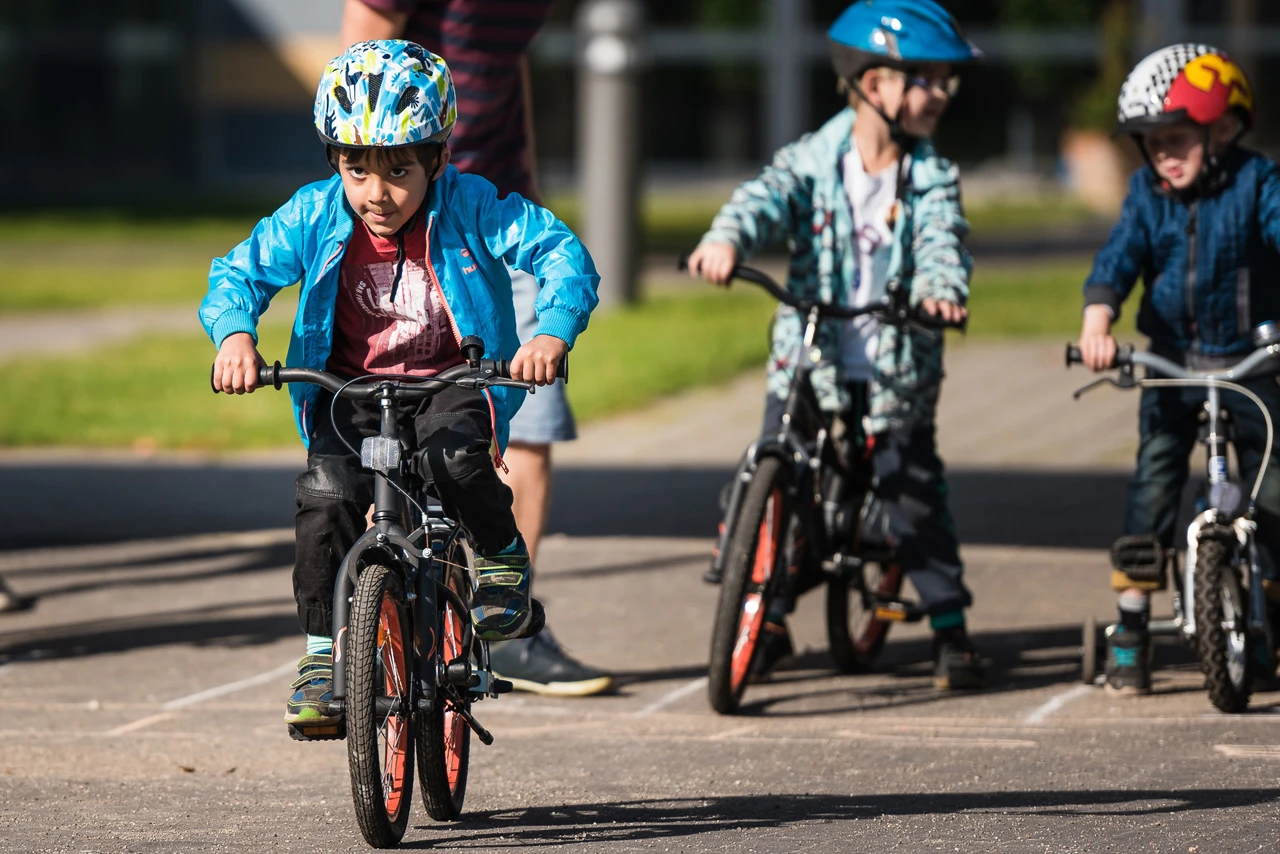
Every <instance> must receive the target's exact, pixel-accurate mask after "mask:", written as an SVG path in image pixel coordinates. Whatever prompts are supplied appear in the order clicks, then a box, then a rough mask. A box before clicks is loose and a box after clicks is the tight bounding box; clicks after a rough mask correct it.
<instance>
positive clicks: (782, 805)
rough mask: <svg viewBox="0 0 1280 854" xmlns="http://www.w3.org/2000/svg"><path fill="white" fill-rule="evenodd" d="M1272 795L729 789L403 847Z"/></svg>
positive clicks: (508, 822) (1167, 804)
mask: <svg viewBox="0 0 1280 854" xmlns="http://www.w3.org/2000/svg"><path fill="white" fill-rule="evenodd" d="M1277 801H1280V789H1278V788H1253V789H1250V788H1236V789H1209V788H1205V789H1185V788H1179V789H1177V790H1162V789H1128V790H1124V791H1115V790H1083V791H1038V792H1037V791H1030V792H1027V791H1022V792H1018V791H999V792H968V793H926V792H912V793H911V794H910V796H904V795H902V794H893V793H886V794H880V795H855V794H849V795H843V794H842V795H737V796H728V797H707V798H690V799H672V800H634V801H622V802H620V803H619V802H614V803H592V804H566V805H561V806H547V807H528V808H522V809H509V810H492V811H488V812H478V813H468V814H467V815H465V816H464V817H463V819H462V821H460V822H458V823H457V824H456V825H454V827H456V828H457V830H458V831H460V834H459V835H458V837H457V838H456V840H450V839H448V838H446V836H445V834H446V833H447V831H445V832H444V833H441V832H440V828H439V825H430V826H422V827H420V828H418V829H420V830H429V831H435V833H433V838H431V839H424V840H413V841H409V842H405V843H403V846H402V847H405V848H428V847H429V848H467V849H472V848H474V847H475V846H476V845H477V844H480V843H483V842H485V841H492V843H493V844H495V845H502V846H519V847H534V846H538V847H541V846H573V845H575V844H585V845H590V846H593V847H595V846H598V845H600V844H601V843H603V842H619V841H628V840H642V839H680V838H684V837H690V836H700V835H703V834H707V833H714V832H716V831H724V830H732V831H738V832H741V831H744V830H746V831H750V830H759V829H767V828H776V827H783V826H786V825H791V824H795V823H801V824H804V823H818V822H830V821H851V820H856V819H874V818H878V817H881V816H938V815H943V816H945V815H953V814H955V813H964V812H975V813H987V812H997V813H1020V812H1021V813H1025V814H1026V815H1028V816H1032V815H1034V816H1036V817H1043V816H1056V817H1063V816H1144V815H1147V816H1157V815H1174V814H1177V813H1186V812H1202V811H1204V812H1208V811H1215V810H1221V809H1230V808H1240V807H1257V806H1266V805H1271V804H1275V803H1276V802H1277Z"/></svg>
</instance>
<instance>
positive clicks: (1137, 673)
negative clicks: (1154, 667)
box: [1107, 625, 1151, 695]
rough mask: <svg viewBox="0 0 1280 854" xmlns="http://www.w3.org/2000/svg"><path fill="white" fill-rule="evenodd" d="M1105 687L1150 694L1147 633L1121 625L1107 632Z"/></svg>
mask: <svg viewBox="0 0 1280 854" xmlns="http://www.w3.org/2000/svg"><path fill="white" fill-rule="evenodd" d="M1107 690H1108V691H1110V692H1112V693H1113V694H1128V695H1137V694H1150V693H1151V635H1149V634H1147V633H1146V632H1144V631H1139V630H1137V629H1132V628H1125V627H1124V626H1121V625H1116V627H1115V628H1113V629H1111V630H1110V631H1109V632H1108V633H1107Z"/></svg>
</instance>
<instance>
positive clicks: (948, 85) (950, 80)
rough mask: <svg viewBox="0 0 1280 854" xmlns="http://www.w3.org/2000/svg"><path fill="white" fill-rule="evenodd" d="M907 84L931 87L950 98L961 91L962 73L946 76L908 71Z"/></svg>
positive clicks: (925, 87)
mask: <svg viewBox="0 0 1280 854" xmlns="http://www.w3.org/2000/svg"><path fill="white" fill-rule="evenodd" d="M907 86H908V87H911V86H919V87H920V88H921V89H930V90H933V91H936V92H938V94H940V95H946V96H947V97H948V98H954V97H955V96H956V93H957V92H959V91H960V75H959V74H951V75H948V76H946V77H921V76H920V75H919V74H913V73H911V72H908V73H907Z"/></svg>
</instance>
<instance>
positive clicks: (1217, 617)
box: [1067, 324, 1280, 713]
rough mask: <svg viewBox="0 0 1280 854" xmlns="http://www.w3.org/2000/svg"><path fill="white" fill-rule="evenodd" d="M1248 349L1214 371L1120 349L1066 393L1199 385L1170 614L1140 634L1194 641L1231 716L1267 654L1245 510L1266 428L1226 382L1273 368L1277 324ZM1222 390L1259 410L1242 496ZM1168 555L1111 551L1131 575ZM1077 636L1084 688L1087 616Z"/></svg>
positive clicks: (1143, 548) (1136, 540) (1251, 516)
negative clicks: (1198, 463) (1194, 483)
mask: <svg viewBox="0 0 1280 854" xmlns="http://www.w3.org/2000/svg"><path fill="white" fill-rule="evenodd" d="M1254 346H1255V347H1257V349H1256V350H1254V351H1253V352H1252V353H1251V354H1249V355H1248V356H1246V357H1245V358H1244V359H1243V360H1241V361H1240V362H1238V363H1237V364H1235V365H1233V366H1231V367H1229V368H1224V369H1222V370H1219V371H1190V370H1187V369H1186V368H1184V367H1182V366H1180V365H1176V364H1174V363H1173V362H1170V361H1169V360H1168V359H1164V358H1161V357H1160V356H1157V355H1155V354H1153V353H1145V352H1142V351H1135V350H1134V349H1133V348H1132V347H1121V348H1120V349H1119V351H1118V352H1117V353H1116V358H1115V364H1114V366H1113V367H1116V368H1119V369H1120V375H1119V378H1118V379H1115V378H1111V377H1103V378H1101V379H1098V380H1095V381H1094V382H1091V383H1089V384H1088V385H1087V386H1085V387H1084V388H1081V389H1079V390H1078V391H1077V392H1076V393H1075V397H1076V398H1077V399H1078V398H1079V397H1080V395H1082V394H1084V393H1085V392H1086V391H1089V390H1091V389H1093V388H1096V387H1097V386H1099V385H1101V384H1103V383H1108V384H1110V385H1113V386H1115V387H1116V388H1121V389H1131V388H1137V387H1140V386H1142V387H1148V386H1149V387H1157V388H1158V387H1171V386H1172V387H1204V388H1205V389H1206V390H1207V392H1208V394H1207V400H1206V402H1205V408H1204V412H1203V414H1202V415H1201V416H1200V433H1199V442H1200V443H1201V444H1203V445H1204V447H1205V451H1206V455H1207V464H1208V477H1207V479H1206V482H1205V485H1204V492H1203V493H1202V494H1201V496H1200V497H1199V499H1198V500H1197V502H1196V508H1197V515H1196V517H1195V518H1194V519H1193V520H1192V521H1191V524H1190V526H1188V528H1187V551H1186V556H1185V558H1184V559H1183V565H1182V568H1181V571H1178V568H1177V565H1176V564H1177V560H1176V549H1175V550H1173V551H1174V552H1175V554H1174V555H1173V558H1174V564H1175V566H1174V573H1173V577H1174V595H1173V616H1172V618H1170V619H1166V620H1153V621H1151V623H1150V625H1149V626H1148V631H1149V632H1150V633H1151V634H1153V635H1177V636H1179V637H1181V638H1182V639H1183V641H1184V642H1186V643H1188V644H1189V645H1191V646H1192V647H1194V648H1195V650H1196V652H1197V654H1198V655H1199V658H1200V669H1201V670H1202V671H1203V672H1204V677H1205V688H1206V689H1207V690H1208V692H1209V700H1210V702H1212V703H1213V705H1214V706H1215V707H1216V708H1218V709H1219V710H1221V711H1223V712H1230V713H1234V712H1241V711H1244V710H1245V708H1247V707H1248V705H1249V697H1250V695H1251V694H1252V692H1253V680H1254V676H1255V675H1259V674H1258V673H1257V668H1258V667H1259V666H1261V664H1260V661H1261V660H1266V661H1272V660H1273V654H1274V650H1275V638H1274V637H1272V632H1271V626H1270V620H1269V619H1268V615H1267V599H1266V593H1265V592H1264V590H1263V586H1262V575H1261V570H1260V569H1259V566H1258V556H1257V544H1256V541H1255V535H1256V534H1257V530H1258V525H1257V522H1256V521H1255V508H1254V502H1255V501H1257V498H1258V490H1259V489H1260V488H1261V487H1262V479H1263V477H1265V476H1266V472H1267V466H1268V465H1269V464H1270V461H1271V443H1272V440H1273V438H1274V435H1275V433H1274V429H1273V425H1272V423H1271V414H1270V413H1269V412H1268V411H1267V407H1266V406H1265V405H1264V404H1263V402H1262V401H1261V400H1259V399H1258V396H1257V395H1255V394H1254V393H1253V392H1251V391H1250V390H1249V389H1247V388H1245V387H1244V386H1241V385H1239V384H1238V382H1235V381H1239V380H1244V379H1248V378H1250V377H1255V376H1260V375H1267V374H1275V373H1277V371H1280V363H1278V362H1277V357H1280V330H1277V328H1276V327H1275V325H1273V324H1264V325H1263V326H1260V327H1258V329H1257V330H1256V331H1255V333H1254ZM1080 363H1081V356H1080V350H1079V348H1078V347H1076V346H1075V345H1072V344H1068V345H1067V366H1068V367H1070V366H1071V365H1073V364H1080ZM1135 365H1142V366H1144V367H1146V368H1147V369H1148V372H1149V373H1155V374H1159V375H1160V376H1159V377H1152V376H1147V377H1146V378H1144V379H1138V378H1137V377H1136V376H1134V371H1133V369H1134V366H1135ZM1224 390H1226V391H1231V392H1235V393H1238V394H1243V395H1244V396H1245V397H1247V398H1249V400H1251V401H1252V402H1253V403H1254V404H1256V405H1257V407H1258V409H1259V410H1261V412H1262V417H1263V420H1264V421H1265V422H1266V425H1267V447H1266V450H1265V451H1264V452H1263V455H1262V465H1261V467H1260V468H1259V469H1258V476H1257V478H1256V479H1255V480H1254V483H1253V489H1252V490H1251V491H1250V493H1249V496H1248V500H1247V501H1244V500H1243V494H1242V489H1241V486H1240V484H1239V483H1237V482H1236V481H1235V480H1234V479H1233V478H1232V477H1231V474H1230V472H1229V470H1228V467H1227V446H1228V445H1229V444H1231V443H1233V442H1234V441H1235V436H1234V427H1233V425H1232V423H1231V421H1230V419H1229V418H1228V417H1227V415H1226V413H1225V412H1224V411H1223V409H1222V404H1221V393H1222V392H1223V391H1224ZM1169 558H1170V555H1169V554H1168V553H1166V551H1165V549H1164V548H1162V547H1161V545H1160V542H1159V541H1158V540H1157V539H1156V538H1155V537H1154V536H1133V537H1121V538H1120V539H1119V540H1117V541H1116V543H1115V545H1114V546H1113V547H1112V549H1111V561H1112V564H1113V565H1114V566H1115V568H1116V569H1118V570H1120V571H1121V572H1124V573H1125V574H1126V575H1128V576H1129V577H1130V578H1133V579H1135V580H1139V581H1152V582H1158V581H1161V580H1162V579H1163V578H1164V572H1165V565H1166V563H1167V561H1168V560H1169ZM1113 631H1115V626H1114V625H1112V626H1107V628H1106V631H1105V634H1106V635H1107V636H1108V637H1109V636H1110V634H1111V633H1112V632H1113ZM1083 641H1084V645H1083V649H1084V656H1083V662H1082V667H1081V675H1082V677H1083V681H1084V682H1086V683H1088V684H1091V685H1092V684H1094V683H1095V682H1096V681H1097V679H1098V675H1099V669H1098V631H1097V624H1096V622H1095V621H1094V619H1093V618H1092V617H1091V618H1089V619H1088V620H1087V621H1086V622H1085V626H1084V634H1083ZM1266 675H1269V674H1266Z"/></svg>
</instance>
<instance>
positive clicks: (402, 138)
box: [315, 40, 458, 148]
mask: <svg viewBox="0 0 1280 854" xmlns="http://www.w3.org/2000/svg"><path fill="white" fill-rule="evenodd" d="M457 118H458V104H457V97H456V96H455V94H454V91H453V77H452V76H451V75H450V74H449V67H448V66H447V65H445V62H444V60H443V59H441V58H440V57H438V56H436V55H435V54H434V53H431V52H430V51H428V50H426V49H425V48H423V47H422V46H420V45H417V44H414V43H413V42H409V41H390V40H388V41H366V42H359V43H357V44H354V45H352V46H351V47H349V48H347V50H346V52H345V53H343V54H342V55H341V56H339V57H337V58H335V59H333V60H331V61H330V62H329V64H328V65H327V66H325V69H324V73H323V74H322V75H321V76H320V87H319V88H318V89H317V90H316V105H315V121H316V130H318V131H319V132H320V138H321V139H323V140H324V141H325V142H326V143H330V144H333V145H343V146H349V147H352V148H374V147H379V146H397V145H418V144H421V143H426V142H441V143H442V142H445V141H446V140H448V138H449V134H450V133H452V132H453V123H454V122H455V121H456V120H457Z"/></svg>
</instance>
